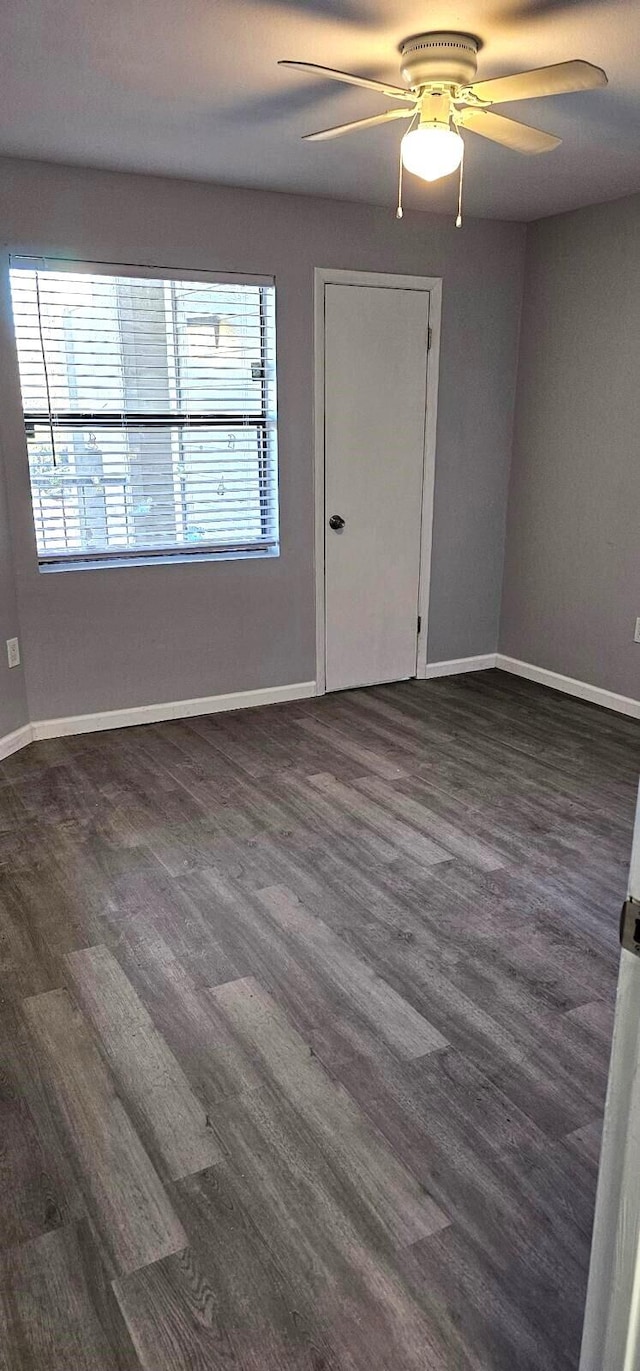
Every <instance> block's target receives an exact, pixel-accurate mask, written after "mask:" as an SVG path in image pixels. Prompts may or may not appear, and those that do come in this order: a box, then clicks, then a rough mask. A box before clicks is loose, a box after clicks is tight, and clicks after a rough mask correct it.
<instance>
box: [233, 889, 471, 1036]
mask: <svg viewBox="0 0 640 1371" xmlns="http://www.w3.org/2000/svg"><path fill="white" fill-rule="evenodd" d="M258 895H259V898H260V900H261V901H262V903H263V905H264V906H265V908H266V909H268V911H269V913H270V915H271V917H272V918H273V919H274V920H275V922H276V923H277V924H278V927H279V928H281V929H283V930H284V931H285V932H287V933H289V934H291V936H292V937H293V939H294V941H296V942H297V943H300V944H301V945H302V947H303V948H304V951H305V954H306V955H307V956H310V957H311V958H312V959H313V963H314V966H315V967H317V968H318V970H319V971H320V973H322V971H326V973H327V974H328V976H329V977H330V979H331V980H332V981H333V983H334V985H335V986H336V987H337V988H338V989H339V990H340V991H341V992H342V993H343V994H344V996H345V997H346V998H347V999H348V1000H349V1002H350V1004H351V1005H352V1006H353V1007H354V1008H355V1009H356V1010H357V1011H358V1012H359V1013H360V1014H362V1016H363V1017H364V1018H365V1019H366V1020H367V1021H368V1022H369V1023H370V1025H371V1027H372V1028H375V1029H376V1030H377V1032H378V1033H379V1034H380V1036H381V1037H382V1038H384V1040H385V1041H386V1042H387V1043H389V1045H390V1047H392V1048H394V1049H395V1051H397V1052H398V1053H399V1055H400V1056H401V1057H408V1058H411V1057H420V1056H422V1054H423V1053H424V1052H434V1051H436V1050H438V1049H440V1048H443V1047H446V1045H447V1044H446V1039H445V1038H443V1036H442V1034H441V1033H439V1032H438V1030H437V1029H436V1028H434V1027H433V1026H432V1025H431V1024H429V1023H428V1022H427V1020H426V1019H425V1018H424V1017H423V1016H422V1015H421V1014H419V1013H418V1012H417V1010H415V1009H414V1008H413V1007H412V1005H410V1004H409V1003H408V1002H407V1001H406V1000H403V999H402V997H401V996H400V995H398V993H397V992H396V991H395V990H394V989H393V987H392V986H390V985H389V984H388V983H387V981H384V980H382V978H381V977H380V976H377V975H376V974H375V972H374V971H372V970H371V968H370V967H368V966H367V965H366V963H365V962H364V961H362V960H361V959H360V958H359V957H357V956H356V955H355V953H354V952H352V950H351V948H350V947H349V946H348V944H347V943H345V942H343V940H342V939H341V938H339V937H338V936H337V934H335V933H334V932H333V931H332V929H330V928H327V925H326V924H324V923H323V922H322V920H321V919H317V918H314V917H313V915H311V914H309V913H307V911H306V910H305V909H304V908H303V906H302V904H301V903H300V901H299V900H298V899H297V897H296V896H295V895H293V894H292V892H291V891H290V890H287V888H286V886H269V887H267V889H266V890H261V891H259V892H258Z"/></svg>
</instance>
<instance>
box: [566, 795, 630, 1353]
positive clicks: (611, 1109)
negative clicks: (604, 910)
mask: <svg viewBox="0 0 640 1371" xmlns="http://www.w3.org/2000/svg"><path fill="white" fill-rule="evenodd" d="M627 888H628V892H629V897H630V898H631V899H633V900H636V901H638V902H639V908H640V787H639V788H638V800H637V805H636V817H635V824H634V831H633V844H632V849H631V865H630V868H629V883H628V887H627ZM639 1169H640V957H637V956H636V955H635V954H634V953H633V952H628V951H627V950H626V949H625V948H623V949H622V952H621V956H620V973H619V978H618V993H617V998H616V1009H615V1017H614V1023H613V1039H612V1044H611V1061H610V1065H609V1081H608V1086H607V1098H606V1103H605V1110H604V1124H603V1130H602V1148H601V1152H600V1166H599V1171H598V1189H597V1193H596V1207H595V1215H594V1224H593V1240H592V1246H591V1262H590V1266H589V1283H588V1287H587V1301H586V1307H585V1316H584V1327H583V1332H582V1348H581V1354H580V1371H636V1368H637V1367H638V1364H639V1361H640V1185H639V1184H638V1172H639Z"/></svg>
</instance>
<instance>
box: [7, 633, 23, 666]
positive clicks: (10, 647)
mask: <svg viewBox="0 0 640 1371" xmlns="http://www.w3.org/2000/svg"><path fill="white" fill-rule="evenodd" d="M7 661H8V663H9V666H20V644H19V642H18V639H17V638H7Z"/></svg>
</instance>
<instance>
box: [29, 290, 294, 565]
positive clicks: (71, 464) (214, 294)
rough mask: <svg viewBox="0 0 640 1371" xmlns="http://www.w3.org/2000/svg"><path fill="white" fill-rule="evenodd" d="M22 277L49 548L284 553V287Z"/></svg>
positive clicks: (41, 537) (34, 464) (37, 495)
mask: <svg viewBox="0 0 640 1371" xmlns="http://www.w3.org/2000/svg"><path fill="white" fill-rule="evenodd" d="M11 284H12V294H13V305H14V318H15V328H16V339H17V345H18V358H19V365H20V376H21V383H22V395H23V405H24V411H25V424H26V431H27V448H28V455H29V467H30V473H31V488H32V498H33V511H34V522H35V529H36V539H37V546H38V554H39V556H40V558H41V559H42V560H58V559H59V560H63V559H65V558H73V557H76V558H82V557H83V556H84V557H87V558H91V557H97V556H109V555H112V556H122V555H126V554H127V553H129V554H130V555H134V556H137V555H138V554H140V553H141V554H144V553H149V554H150V555H154V554H155V555H157V554H158V553H161V552H162V551H163V550H167V551H182V552H184V553H188V552H198V551H203V550H204V551H219V552H225V551H231V552H233V551H243V550H245V551H251V550H254V549H255V550H260V549H262V550H269V551H273V550H277V539H278V514H277V472H276V428H275V366H274V358H275V349H274V337H273V335H274V289H273V287H269V286H257V285H244V284H240V285H238V286H236V285H220V284H217V283H211V282H201V281H170V280H149V279H147V278H136V277H118V276H109V275H100V274H99V273H96V274H95V275H94V274H92V273H89V272H75V271H73V272H69V271H51V270H42V271H35V270H33V269H31V268H29V269H24V268H18V269H15V268H14V269H13V270H12V273H11Z"/></svg>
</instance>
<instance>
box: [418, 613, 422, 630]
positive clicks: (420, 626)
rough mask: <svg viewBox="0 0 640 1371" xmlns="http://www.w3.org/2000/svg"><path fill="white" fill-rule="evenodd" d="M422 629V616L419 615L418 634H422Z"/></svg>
mask: <svg viewBox="0 0 640 1371" xmlns="http://www.w3.org/2000/svg"><path fill="white" fill-rule="evenodd" d="M421 628H422V615H421V614H419V615H418V633H419V632H420V629H421Z"/></svg>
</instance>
